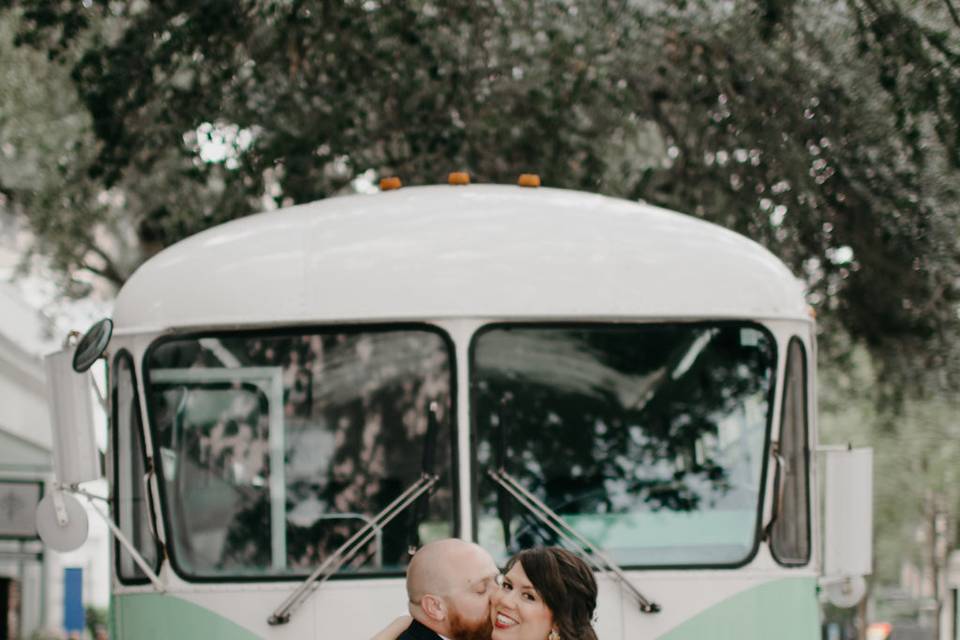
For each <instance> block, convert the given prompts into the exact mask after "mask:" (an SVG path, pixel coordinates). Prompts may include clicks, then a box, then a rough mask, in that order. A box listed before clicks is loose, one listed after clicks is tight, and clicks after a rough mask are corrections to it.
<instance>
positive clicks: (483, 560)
mask: <svg viewBox="0 0 960 640" xmlns="http://www.w3.org/2000/svg"><path fill="white" fill-rule="evenodd" d="M499 573H500V572H499V570H498V569H497V565H496V563H495V562H494V561H493V558H492V557H491V556H490V554H489V553H487V552H486V551H485V550H484V549H483V547H480V546H479V545H475V544H472V543H470V542H464V541H463V540H457V539H455V538H449V539H446V540H438V541H436V542H431V543H430V544H427V545H425V546H424V547H423V548H422V549H420V550H419V551H417V553H416V554H415V555H414V556H413V559H411V560H410V566H409V567H407V596H408V598H409V599H410V615H412V616H413V617H414V618H415V619H417V620H418V621H419V622H420V623H421V624H422V625H424V626H426V627H428V628H430V629H432V630H433V631H435V632H436V633H439V634H440V635H442V636H446V637H448V638H451V640H474V639H477V640H480V639H482V640H489V638H490V633H491V625H490V615H489V610H490V595H491V594H492V593H493V591H494V590H495V589H496V579H497V576H498V575H499Z"/></svg>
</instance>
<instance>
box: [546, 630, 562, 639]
mask: <svg viewBox="0 0 960 640" xmlns="http://www.w3.org/2000/svg"><path fill="white" fill-rule="evenodd" d="M547 640H560V633H559V632H557V630H556V629H551V630H550V635H548V636H547Z"/></svg>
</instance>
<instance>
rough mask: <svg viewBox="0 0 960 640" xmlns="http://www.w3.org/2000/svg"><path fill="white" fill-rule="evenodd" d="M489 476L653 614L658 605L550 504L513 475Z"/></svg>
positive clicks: (496, 473)
mask: <svg viewBox="0 0 960 640" xmlns="http://www.w3.org/2000/svg"><path fill="white" fill-rule="evenodd" d="M487 475H489V476H490V477H491V478H492V479H493V481H494V482H496V483H497V484H498V485H500V486H501V487H502V488H503V489H504V490H505V491H506V492H507V493H509V494H510V495H512V496H513V497H514V498H515V499H516V500H517V502H519V503H520V504H521V505H523V506H524V507H526V508H527V510H528V511H530V513H532V514H533V515H534V516H536V518H537V519H538V520H540V521H541V522H542V523H543V524H544V525H546V526H547V527H548V528H549V529H550V530H551V531H553V532H554V533H555V534H557V535H558V536H559V537H560V538H561V539H562V540H564V541H566V542H567V544H570V545H572V546H573V547H574V548H576V549H577V550H578V551H579V552H580V555H582V556H583V557H584V559H585V560H586V561H587V562H589V563H590V564H592V565H593V566H594V567H595V568H596V569H597V570H598V571H601V572H603V573H606V574H608V575H610V576H611V577H613V578H614V579H615V580H616V581H617V582H619V583H620V586H621V587H623V588H624V589H626V590H627V591H629V592H630V593H631V594H632V595H633V597H634V598H636V600H637V603H638V604H639V605H640V611H642V612H644V613H657V612H659V611H660V605H659V604H657V603H655V602H651V601H650V600H647V599H646V598H645V597H644V596H643V594H642V593H640V590H639V589H637V588H636V587H635V586H633V583H632V582H630V579H629V578H628V577H627V575H626V574H625V573H624V572H623V569H621V568H620V567H619V566H617V564H616V563H615V562H614V561H613V560H611V559H610V558H609V557H607V555H606V554H604V553H603V552H602V551H600V550H599V549H597V548H596V546H594V544H593V543H592V542H590V541H589V540H587V538H585V537H584V536H583V535H582V534H580V533H579V532H578V531H577V530H576V529H574V528H573V527H571V526H570V525H569V524H567V522H566V521H565V520H564V519H563V518H561V517H560V516H559V515H557V514H556V513H555V512H554V511H553V510H552V509H550V507H548V506H547V505H545V504H544V503H543V502H541V501H540V500H539V499H538V498H537V497H536V496H535V495H533V494H532V493H530V492H529V491H527V490H526V489H525V488H524V487H523V486H522V485H521V484H520V483H519V482H518V481H517V479H516V478H514V477H513V476H511V475H510V474H509V473H507V472H506V471H504V470H503V469H497V470H493V469H488V470H487Z"/></svg>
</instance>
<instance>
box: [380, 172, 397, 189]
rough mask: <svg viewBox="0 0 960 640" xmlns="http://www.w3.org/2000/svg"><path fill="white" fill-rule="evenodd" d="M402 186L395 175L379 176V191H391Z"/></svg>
mask: <svg viewBox="0 0 960 640" xmlns="http://www.w3.org/2000/svg"><path fill="white" fill-rule="evenodd" d="M402 186H403V183H402V182H400V178H398V177H397V176H390V177H389V178H380V191H393V190H394V189H399V188H400V187H402Z"/></svg>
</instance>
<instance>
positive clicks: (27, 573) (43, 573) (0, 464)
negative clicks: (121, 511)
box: [0, 281, 109, 638]
mask: <svg viewBox="0 0 960 640" xmlns="http://www.w3.org/2000/svg"><path fill="white" fill-rule="evenodd" d="M49 333H50V324H49V322H48V321H47V319H46V318H44V316H43V315H42V314H40V313H39V312H37V311H36V310H35V309H33V308H32V307H30V306H29V305H28V304H27V303H26V302H24V301H23V299H22V298H21V296H20V295H19V294H18V292H17V291H16V290H15V289H14V288H13V287H12V286H11V285H9V284H8V283H6V282H2V281H0V638H17V637H19V638H28V637H30V636H31V634H33V633H34V632H36V631H39V630H48V631H52V632H56V631H57V630H59V629H60V628H62V619H63V602H62V601H63V586H62V580H63V570H64V568H66V567H81V568H83V569H84V601H85V604H87V605H94V606H101V607H105V606H106V605H107V601H108V598H109V596H108V594H109V571H108V569H109V559H108V548H109V539H108V535H107V531H106V526H105V525H104V524H103V523H102V522H100V521H99V520H97V519H96V518H97V516H95V515H94V514H91V516H90V519H91V522H90V525H91V527H90V539H89V541H88V542H87V544H86V545H84V547H83V548H82V549H80V550H78V551H75V552H73V553H70V554H58V553H56V552H53V551H49V550H45V549H44V548H43V545H42V544H41V543H40V541H39V540H38V539H37V538H36V536H35V529H34V525H33V511H34V508H35V502H36V501H37V500H38V499H39V497H40V495H41V494H42V493H44V492H46V491H48V490H49V489H50V486H51V483H52V481H53V474H52V459H51V450H50V443H51V427H50V417H49V414H48V410H47V398H46V384H45V380H44V373H43V365H42V358H41V354H42V353H44V352H47V351H51V350H53V349H54V348H55V347H56V343H55V342H53V341H51V340H50V337H49ZM105 486H106V485H105V483H104V484H103V488H102V489H101V490H100V491H99V493H101V494H102V493H104V492H105V491H106V489H105ZM94 491H96V489H94Z"/></svg>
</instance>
